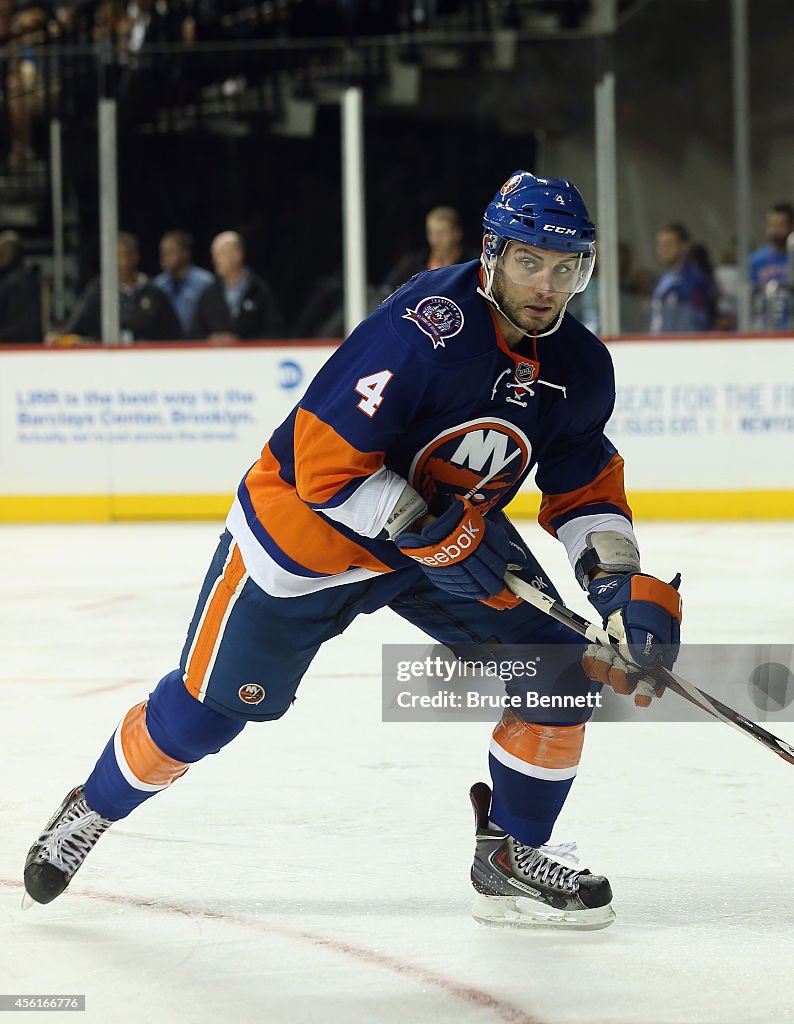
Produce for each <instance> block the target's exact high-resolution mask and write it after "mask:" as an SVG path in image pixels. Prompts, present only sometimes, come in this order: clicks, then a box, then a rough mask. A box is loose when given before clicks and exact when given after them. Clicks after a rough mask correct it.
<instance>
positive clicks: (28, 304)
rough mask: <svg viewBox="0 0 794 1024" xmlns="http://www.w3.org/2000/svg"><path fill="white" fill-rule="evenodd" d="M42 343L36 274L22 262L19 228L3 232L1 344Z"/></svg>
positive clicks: (0, 243)
mask: <svg viewBox="0 0 794 1024" xmlns="http://www.w3.org/2000/svg"><path fill="white" fill-rule="evenodd" d="M40 342H41V292H40V289H39V282H38V279H37V277H36V275H35V274H34V273H33V272H32V271H30V270H27V269H26V267H25V264H24V262H23V248H22V239H21V238H20V237H19V235H18V234H17V233H16V231H4V232H3V233H2V234H0V344H6V345H35V344H38V343H40Z"/></svg>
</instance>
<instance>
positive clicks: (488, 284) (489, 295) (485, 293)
mask: <svg viewBox="0 0 794 1024" xmlns="http://www.w3.org/2000/svg"><path fill="white" fill-rule="evenodd" d="M498 258H499V257H498V256H497V257H495V258H494V265H493V267H489V266H488V264H487V262H486V259H485V256H484V255H482V256H481V257H480V263H481V264H482V268H483V271H484V275H483V276H484V277H485V288H484V289H483V288H479V287H478V288H477V294H478V295H482V297H483V298H484V299H485V301H486V302H490V304H491V305H492V306H493V308H494V309H495V310H496V311H497V312H498V313H499V314H500V315H501V316H503V317H504V318H505V320H507V322H508V323H509V324H510V326H511V327H514V328H515V329H516V330H517V331H518V332H519V333H520V334H523V335H525V336H529V335H530V334H532V335H534V337H535V338H548V336H549V335H550V334H554V332H555V331H556V330H557V328H558V327H559V326H560V324H561V323H562V318H563V317H564V316H565V310H566V309H567V308H568V303H569V302H570V301H571V299H572V298H573V295H569V296H568V298H567V299H566V300H565V302H563V304H562V309H561V310H560V313H559V316H558V317H557V319H556V321H555V322H554V325H553V326H552V327H549V329H548V330H547V331H543V332H542V333H540V334H538V332H537V331H528V330H527V329H526V328H524V327H519V326H518V324H517V323H514V322H513V321H512V320H511V319H510V317H509V316H508V315H507V313H505V311H504V310H503V309H502V307H501V306H500V305H499V303H498V302H497V301H496V299H495V298H494V296H493V279H494V270H495V269H496V260H497V259H498Z"/></svg>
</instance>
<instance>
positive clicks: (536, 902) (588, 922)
mask: <svg viewBox="0 0 794 1024" xmlns="http://www.w3.org/2000/svg"><path fill="white" fill-rule="evenodd" d="M470 797H471V803H472V807H473V808H474V816H475V827H476V848H475V851H474V863H473V864H472V868H471V882H472V885H473V886H474V888H475V890H476V893H477V895H476V896H475V898H474V905H473V907H472V915H473V917H474V918H475V920H477V921H479V922H480V923H482V924H488V925H498V926H508V927H517V928H538V927H540V928H552V927H554V928H579V929H588V928H606V927H607V926H608V925H610V924H612V922H613V921H614V920H615V912H614V910H613V909H612V905H611V900H612V889H611V888H610V885H609V882H608V881H607V879H606V878H604V877H603V876H601V875H592V874H590V872H589V871H588V870H587V869H581V868H578V867H576V858H571V857H570V852H571V848H572V847H573V844H567V848H562V847H557V848H555V847H551V846H541V847H540V848H538V849H535V848H534V847H532V846H524V845H523V844H522V843H519V842H518V840H516V839H513V837H512V836H509V835H507V833H506V832H502V831H500V830H499V829H496V828H494V827H492V826H490V825H489V824H488V814H489V811H490V808H491V790H490V788H489V787H488V786H487V785H486V784H485V783H484V782H478V783H475V785H474V786H472V788H471V792H470Z"/></svg>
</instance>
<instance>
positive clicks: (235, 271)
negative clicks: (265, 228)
mask: <svg viewBox="0 0 794 1024" xmlns="http://www.w3.org/2000/svg"><path fill="white" fill-rule="evenodd" d="M210 251H211V253H212V263H213V266H214V267H215V273H216V274H217V277H216V279H215V281H214V282H213V283H212V284H211V285H209V286H208V287H207V288H206V289H205V290H204V291H203V292H202V294H201V297H200V298H199V300H198V305H197V306H196V313H195V316H194V317H193V323H192V324H191V327H190V331H189V334H190V337H191V338H209V340H210V341H212V342H214V343H215V344H220V345H222V344H225V343H228V342H231V341H237V340H238V339H239V338H283V337H284V321H283V319H282V317H281V313H280V312H279V309H278V306H277V304H276V298H275V296H274V294H273V289H272V288H271V287H270V285H269V284H268V283H267V282H266V281H263V280H262V278H261V277H258V276H257V275H256V274H255V273H254V272H253V271H252V270H251V269H250V267H247V266H246V265H245V247H244V245H243V240H242V238H241V237H240V236H239V235H238V234H237V232H236V231H224V232H222V234H220V235H218V236H217V237H216V238H215V239H214V240H213V242H212V246H211V248H210Z"/></svg>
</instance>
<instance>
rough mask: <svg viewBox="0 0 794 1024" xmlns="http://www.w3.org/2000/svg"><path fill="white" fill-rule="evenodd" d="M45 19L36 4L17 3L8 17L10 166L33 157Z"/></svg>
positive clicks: (19, 166)
mask: <svg viewBox="0 0 794 1024" xmlns="http://www.w3.org/2000/svg"><path fill="white" fill-rule="evenodd" d="M47 20H48V19H47V14H46V13H45V11H44V10H43V8H41V7H38V6H26V7H19V8H18V9H17V11H16V12H15V13H14V15H13V17H12V19H11V45H10V47H9V50H8V62H7V69H8V75H7V78H6V87H7V93H6V99H7V105H8V134H9V137H10V139H11V149H10V151H9V154H8V162H9V166H10V168H11V169H12V170H22V169H24V168H25V167H26V166H27V165H28V164H30V163H31V162H32V161H33V160H35V157H36V155H35V153H34V151H33V127H34V123H35V121H36V120H37V119H38V118H40V117H41V116H42V114H43V113H44V108H45V94H44V89H45V83H44V80H43V78H42V74H41V66H40V64H41V59H40V55H39V53H38V48H39V47H40V46H41V45H42V44H43V43H45V42H46V41H47ZM2 63H4V64H5V61H3V62H2Z"/></svg>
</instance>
